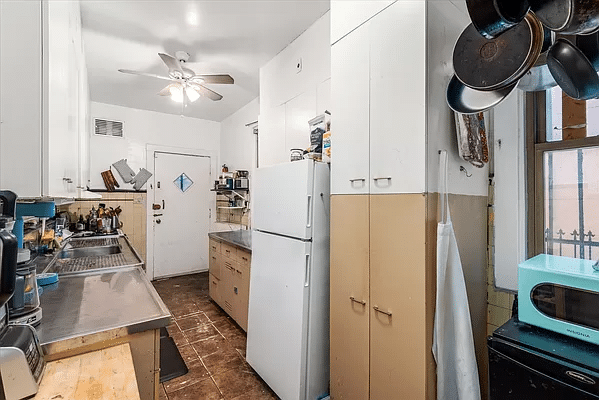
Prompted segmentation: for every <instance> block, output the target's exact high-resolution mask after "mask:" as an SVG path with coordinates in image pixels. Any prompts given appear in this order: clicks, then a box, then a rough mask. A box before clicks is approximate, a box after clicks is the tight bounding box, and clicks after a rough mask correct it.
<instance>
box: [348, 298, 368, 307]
mask: <svg viewBox="0 0 599 400" xmlns="http://www.w3.org/2000/svg"><path fill="white" fill-rule="evenodd" d="M349 299H350V300H351V301H353V302H354V303H358V304H362V305H363V306H365V305H366V302H365V301H364V300H357V299H356V298H355V297H354V296H349Z"/></svg>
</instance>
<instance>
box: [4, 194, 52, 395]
mask: <svg viewBox="0 0 599 400" xmlns="http://www.w3.org/2000/svg"><path fill="white" fill-rule="evenodd" d="M12 198H14V199H16V195H14V193H12V192H7V191H0V199H1V200H2V212H1V214H0V266H1V269H0V384H1V388H0V393H2V394H3V395H4V398H6V399H25V398H29V397H32V396H33V395H35V394H36V393H37V390H38V384H39V382H40V380H41V378H42V374H43V371H44V367H45V365H46V364H45V361H44V353H43V351H42V348H41V346H40V343H39V340H38V338H37V332H36V331H35V328H33V327H32V326H31V325H21V324H17V325H9V320H8V302H9V300H10V299H11V297H12V296H13V294H14V292H15V286H16V276H17V252H18V251H17V250H18V239H17V237H16V236H15V235H14V234H13V233H12V232H11V231H10V230H9V229H7V226H8V225H9V224H8V223H9V222H12V219H13V218H14V215H15V202H14V201H10V199H12ZM7 199H8V200H7ZM11 225H12V224H11ZM36 289H37V287H36Z"/></svg>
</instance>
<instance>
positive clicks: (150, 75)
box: [119, 69, 172, 81]
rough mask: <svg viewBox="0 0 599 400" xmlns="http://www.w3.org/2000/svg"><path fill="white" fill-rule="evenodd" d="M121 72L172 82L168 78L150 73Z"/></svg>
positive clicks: (125, 70)
mask: <svg viewBox="0 0 599 400" xmlns="http://www.w3.org/2000/svg"><path fill="white" fill-rule="evenodd" d="M119 72H122V73H124V74H132V75H141V76H149V77H152V78H158V79H164V80H167V81H170V80H172V79H171V78H169V77H168V76H160V75H156V74H150V73H147V72H139V71H132V70H130V69H119Z"/></svg>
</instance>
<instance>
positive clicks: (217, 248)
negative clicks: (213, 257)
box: [210, 239, 220, 253]
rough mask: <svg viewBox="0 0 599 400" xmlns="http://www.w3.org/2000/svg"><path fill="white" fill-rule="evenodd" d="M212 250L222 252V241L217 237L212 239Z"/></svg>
mask: <svg viewBox="0 0 599 400" xmlns="http://www.w3.org/2000/svg"><path fill="white" fill-rule="evenodd" d="M210 251H215V252H217V253H220V242H219V241H218V240H215V239H210Z"/></svg>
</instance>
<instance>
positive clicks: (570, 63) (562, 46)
mask: <svg viewBox="0 0 599 400" xmlns="http://www.w3.org/2000/svg"><path fill="white" fill-rule="evenodd" d="M547 66H548V67H549V71H550V72H551V75H552V76H553V78H554V79H555V81H556V82H557V84H558V85H559V86H560V87H561V88H562V90H563V91H564V93H566V94H567V95H568V96H570V97H571V98H573V99H577V100H588V99H592V98H595V97H597V96H599V76H597V71H595V68H594V67H593V64H591V62H590V61H589V60H588V58H587V57H586V56H585V55H584V53H583V52H582V51H580V50H579V49H578V48H577V47H576V46H575V45H573V44H572V43H570V42H569V41H568V40H566V39H563V38H559V39H557V40H556V41H555V43H554V44H553V46H551V49H549V52H548V53H547Z"/></svg>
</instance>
